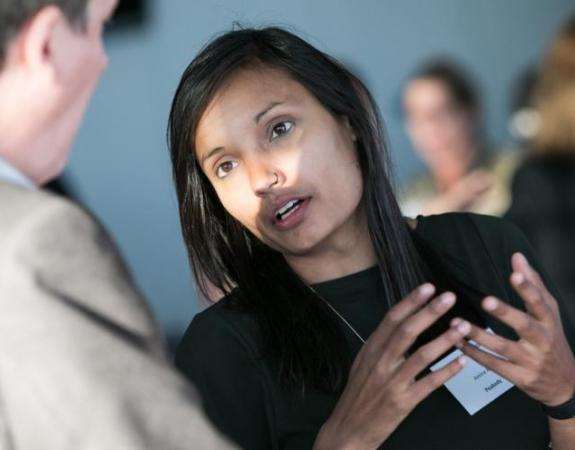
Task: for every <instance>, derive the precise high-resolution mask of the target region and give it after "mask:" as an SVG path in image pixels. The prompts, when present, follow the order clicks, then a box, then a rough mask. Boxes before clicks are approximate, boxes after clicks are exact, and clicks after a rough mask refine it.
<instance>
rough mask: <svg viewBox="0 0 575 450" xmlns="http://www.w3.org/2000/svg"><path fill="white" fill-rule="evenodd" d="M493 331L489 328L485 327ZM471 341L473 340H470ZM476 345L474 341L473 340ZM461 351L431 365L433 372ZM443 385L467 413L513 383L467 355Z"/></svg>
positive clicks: (456, 351)
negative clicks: (461, 365) (464, 360)
mask: <svg viewBox="0 0 575 450" xmlns="http://www.w3.org/2000/svg"><path fill="white" fill-rule="evenodd" d="M487 331H489V332H490V333H493V331H492V330H491V329H487ZM471 342H473V341H471ZM473 343H474V344H475V345H477V343H476V342H473ZM478 347H479V348H480V349H481V350H484V351H486V352H488V353H491V354H494V355H496V353H494V352H492V351H490V350H488V349H486V348H485V347H481V346H478ZM462 354H463V352H461V351H460V350H455V351H454V352H452V353H450V354H449V355H447V356H446V357H445V358H443V359H442V360H440V361H439V362H437V363H435V364H434V365H433V366H431V370H432V371H433V372H435V371H437V370H439V369H441V368H442V367H445V366H446V365H447V364H449V363H450V362H451V361H453V360H454V359H456V358H457V357H459V356H461V355H462ZM444 386H445V387H446V388H447V389H448V390H449V392H451V394H452V395H453V396H454V397H455V398H456V399H457V401H458V402H459V403H461V405H462V406H463V407H464V408H465V410H466V411H467V412H468V413H469V415H471V416H472V415H473V414H475V413H476V412H477V411H479V410H480V409H482V408H483V407H485V406H487V405H488V404H489V403H491V402H492V401H493V400H495V399H496V398H497V397H499V396H501V395H502V394H504V393H505V392H507V391H508V390H509V389H511V388H512V387H513V383H511V382H510V381H508V380H507V379H505V378H503V377H501V376H499V375H497V374H496V373H495V372H492V371H491V370H489V369H486V368H485V367H483V366H482V365H481V364H479V363H477V362H476V361H474V360H472V359H471V358H469V357H467V363H466V364H465V366H464V367H463V369H461V371H460V372H459V373H458V374H457V375H455V376H454V377H452V378H451V379H450V380H448V381H447V382H446V383H445V384H444Z"/></svg>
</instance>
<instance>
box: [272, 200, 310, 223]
mask: <svg viewBox="0 0 575 450" xmlns="http://www.w3.org/2000/svg"><path fill="white" fill-rule="evenodd" d="M309 201H310V197H308V198H293V199H290V200H288V201H287V202H286V203H285V204H283V205H282V206H281V207H280V208H278V209H277V210H275V211H274V219H273V221H272V222H273V224H274V225H275V226H276V227H278V228H280V229H282V230H287V229H290V228H293V227H295V226H297V225H299V224H300V223H301V221H302V220H303V218H304V213H305V210H306V209H307V206H308V205H309Z"/></svg>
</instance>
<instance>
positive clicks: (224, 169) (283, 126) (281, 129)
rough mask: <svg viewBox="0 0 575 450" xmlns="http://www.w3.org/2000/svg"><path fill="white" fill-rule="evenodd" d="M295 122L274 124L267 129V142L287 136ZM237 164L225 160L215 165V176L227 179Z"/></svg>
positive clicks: (284, 121)
mask: <svg viewBox="0 0 575 450" xmlns="http://www.w3.org/2000/svg"><path fill="white" fill-rule="evenodd" d="M294 125H295V122H294V121H293V120H282V121H281V122H276V123H275V125H273V126H272V127H271V128H269V141H270V142H274V141H276V140H278V139H280V138H282V137H284V136H287V135H288V134H289V133H290V132H291V131H292V129H293V127H294ZM238 164H239V162H238V161H234V160H227V161H223V162H221V163H218V164H216V166H215V174H216V177H217V178H219V179H222V178H225V177H227V176H228V175H229V174H230V172H231V171H232V170H234V169H235V168H236V167H237V166H238Z"/></svg>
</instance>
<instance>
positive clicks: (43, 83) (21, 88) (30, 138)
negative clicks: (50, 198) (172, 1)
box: [0, 0, 117, 184]
mask: <svg viewBox="0 0 575 450" xmlns="http://www.w3.org/2000/svg"><path fill="white" fill-rule="evenodd" d="M116 4H117V0H59V1H54V0H52V1H49V0H2V3H1V6H0V29H1V31H0V39H1V41H0V45H1V50H0V99H1V100H0V156H1V157H2V158H4V159H6V160H8V162H10V163H11V164H13V165H14V166H15V167H16V168H18V169H19V170H20V171H22V172H23V173H24V174H25V175H27V176H28V177H29V178H31V179H32V180H33V181H34V182H35V183H37V184H42V183H44V182H46V181H48V180H50V179H51V178H54V177H55V176H57V175H58V174H59V173H60V171H61V170H62V169H63V167H64V164H65V162H66V160H67V156H68V152H69V149H70V147H71V144H72V140H73V138H74V136H75V134H76V131H77V129H78V127H79V125H80V122H81V119H82V117H83V113H84V110H85V108H86V105H87V103H88V100H89V99H90V96H91V94H92V92H93V90H94V88H95V86H96V82H97V80H98V79H99V76H100V74H101V73H102V71H103V70H104V69H105V68H106V65H107V58H106V54H105V51H104V49H103V45H102V32H103V27H104V24H105V22H106V20H107V19H108V18H109V17H110V16H111V15H112V13H113V11H114V9H115V7H116Z"/></svg>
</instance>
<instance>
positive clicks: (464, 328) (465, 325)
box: [457, 321, 471, 334]
mask: <svg viewBox="0 0 575 450" xmlns="http://www.w3.org/2000/svg"><path fill="white" fill-rule="evenodd" d="M470 330H471V325H469V322H465V321H462V322H461V323H460V324H459V325H457V331H459V332H460V333H461V334H467V333H469V331H470Z"/></svg>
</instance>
